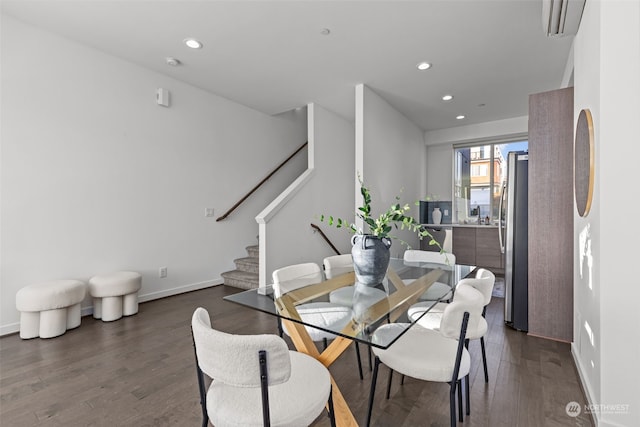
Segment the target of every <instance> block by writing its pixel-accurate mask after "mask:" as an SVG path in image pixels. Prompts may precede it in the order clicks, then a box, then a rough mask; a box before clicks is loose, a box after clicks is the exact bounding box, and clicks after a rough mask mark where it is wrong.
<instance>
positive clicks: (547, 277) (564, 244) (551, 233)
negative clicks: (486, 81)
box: [528, 87, 573, 342]
mask: <svg viewBox="0 0 640 427" xmlns="http://www.w3.org/2000/svg"><path fill="white" fill-rule="evenodd" d="M528 299H529V334H531V335H536V336H541V337H546V338H551V339H555V340H560V341H566V342H571V341H572V340H573V88H572V87H570V88H566V89H559V90H554V91H551V92H545V93H540V94H535V95H531V96H530V97H529V298H528Z"/></svg>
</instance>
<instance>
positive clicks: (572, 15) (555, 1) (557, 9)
mask: <svg viewBox="0 0 640 427" xmlns="http://www.w3.org/2000/svg"><path fill="white" fill-rule="evenodd" d="M585 1H586V0H542V28H543V29H544V32H545V34H546V35H547V36H549V37H562V36H567V35H575V34H576V33H577V32H578V27H579V26H580V19H581V18H582V10H583V9H584V3H585Z"/></svg>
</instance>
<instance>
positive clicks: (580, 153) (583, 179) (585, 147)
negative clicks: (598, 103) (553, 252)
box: [573, 109, 595, 216]
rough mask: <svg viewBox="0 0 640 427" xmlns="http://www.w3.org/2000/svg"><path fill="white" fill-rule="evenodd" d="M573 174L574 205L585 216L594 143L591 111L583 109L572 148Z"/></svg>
mask: <svg viewBox="0 0 640 427" xmlns="http://www.w3.org/2000/svg"><path fill="white" fill-rule="evenodd" d="M573 150H574V152H573V159H574V165H573V173H574V185H575V195H576V205H577V207H578V213H579V214H580V216H587V214H588V213H589V210H590V209H591V201H592V199H593V177H594V162H595V158H594V151H595V147H594V141H593V118H592V117H591V111H589V110H588V109H583V110H582V111H580V115H579V116H578V124H577V125H576V141H575V144H574V148H573Z"/></svg>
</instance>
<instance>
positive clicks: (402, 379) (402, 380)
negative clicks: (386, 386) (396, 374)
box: [400, 374, 404, 385]
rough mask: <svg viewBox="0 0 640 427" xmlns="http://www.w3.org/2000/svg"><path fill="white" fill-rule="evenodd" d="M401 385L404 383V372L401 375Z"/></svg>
mask: <svg viewBox="0 0 640 427" xmlns="http://www.w3.org/2000/svg"><path fill="white" fill-rule="evenodd" d="M400 385H404V374H402V377H400Z"/></svg>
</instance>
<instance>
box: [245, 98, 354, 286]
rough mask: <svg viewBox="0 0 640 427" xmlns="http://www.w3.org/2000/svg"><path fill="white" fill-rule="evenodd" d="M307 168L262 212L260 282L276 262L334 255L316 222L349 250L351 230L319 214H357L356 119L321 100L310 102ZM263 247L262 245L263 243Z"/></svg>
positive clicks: (265, 282)
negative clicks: (324, 105) (330, 223)
mask: <svg viewBox="0 0 640 427" xmlns="http://www.w3.org/2000/svg"><path fill="white" fill-rule="evenodd" d="M307 110H308V123H309V135H308V136H309V150H310V154H309V169H308V170H307V171H306V172H305V173H304V175H303V176H302V177H301V178H300V179H299V180H298V182H295V183H293V184H292V185H291V186H290V188H288V189H287V190H286V191H285V192H284V193H283V195H281V199H282V200H276V201H274V203H272V204H271V205H270V206H269V207H267V208H266V209H265V210H264V211H263V212H261V213H260V214H259V215H258V218H257V221H258V222H259V223H261V225H260V232H261V235H260V239H261V244H263V249H264V250H262V251H261V256H262V257H263V258H262V259H261V270H262V272H261V276H264V277H261V286H265V285H269V284H270V283H272V280H271V274H272V273H273V271H274V270H275V269H277V268H280V267H284V266H286V265H291V264H298V263H304V262H316V263H318V264H319V265H320V266H322V260H323V259H324V257H327V256H330V255H335V252H334V251H333V249H331V247H330V246H329V245H328V244H327V243H326V242H325V241H324V240H323V239H322V237H321V236H320V234H318V233H316V232H314V230H313V229H312V228H311V226H310V224H311V223H313V224H316V225H318V226H319V227H320V228H321V229H322V231H323V232H324V233H325V234H326V235H327V237H328V238H329V240H331V242H332V243H333V244H334V245H335V246H336V247H337V248H338V250H339V251H340V253H349V252H350V251H351V245H350V238H351V235H350V234H349V232H347V231H346V230H344V229H335V228H332V227H330V226H328V225H327V224H326V223H325V222H320V215H321V214H327V215H334V216H338V217H342V218H345V219H348V220H350V221H352V220H353V212H354V211H353V204H354V201H353V176H354V174H355V172H354V146H353V132H354V129H353V124H352V123H350V122H348V121H346V120H344V119H343V118H341V117H340V116H338V115H336V114H334V113H332V112H331V111H329V110H327V109H325V108H322V107H321V106H319V105H317V104H315V105H314V104H310V105H309V106H308V107H307ZM261 249H262V248H261Z"/></svg>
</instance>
